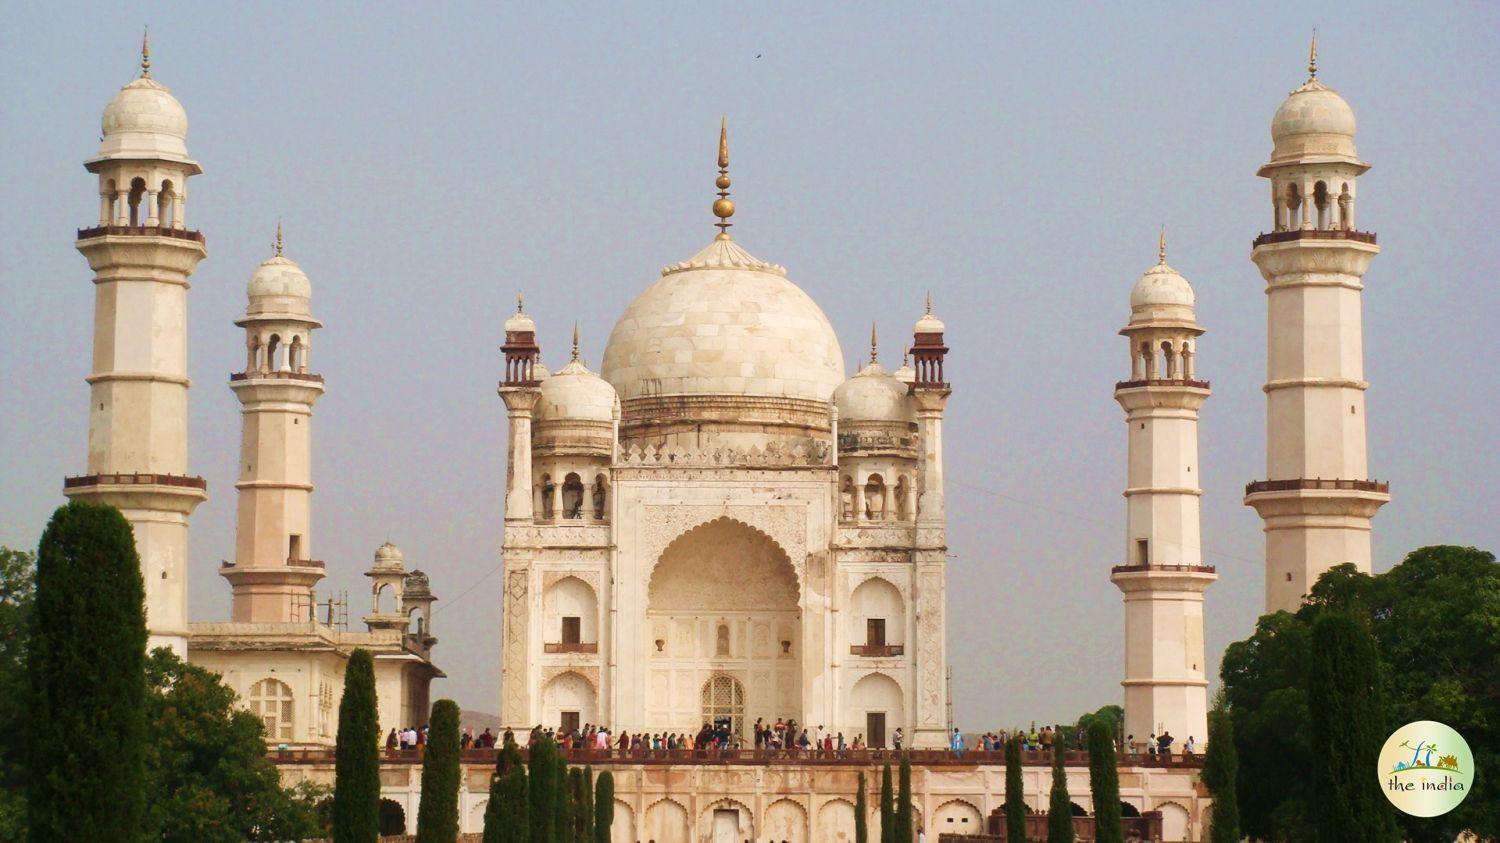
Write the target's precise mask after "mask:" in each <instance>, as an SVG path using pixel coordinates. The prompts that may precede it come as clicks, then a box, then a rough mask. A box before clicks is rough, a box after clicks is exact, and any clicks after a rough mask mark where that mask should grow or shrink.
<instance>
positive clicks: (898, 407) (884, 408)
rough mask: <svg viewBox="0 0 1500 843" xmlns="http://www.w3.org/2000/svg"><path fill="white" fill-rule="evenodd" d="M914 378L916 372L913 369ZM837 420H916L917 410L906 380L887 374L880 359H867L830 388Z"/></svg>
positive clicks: (900, 421) (906, 421)
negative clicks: (873, 360) (851, 375)
mask: <svg viewBox="0 0 1500 843" xmlns="http://www.w3.org/2000/svg"><path fill="white" fill-rule="evenodd" d="M913 379H915V373H913ZM833 405H834V406H835V407H837V408H838V411H839V423H840V424H843V423H845V422H870V421H874V422H899V423H903V424H905V423H910V422H915V421H916V418H917V417H916V411H915V409H914V408H913V407H912V402H911V400H910V398H909V397H908V395H907V388H906V384H904V383H902V382H901V381H899V380H897V379H896V378H895V377H894V376H892V375H890V374H888V373H887V372H886V370H885V369H884V368H882V367H881V365H880V364H879V363H873V362H872V363H870V364H869V365H868V366H865V367H864V368H863V369H861V370H860V371H859V373H858V374H856V375H855V376H854V377H852V378H850V379H848V380H846V381H844V382H843V383H841V384H839V388H838V389H835V390H834V391H833Z"/></svg>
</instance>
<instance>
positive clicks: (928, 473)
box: [911, 294, 953, 748]
mask: <svg viewBox="0 0 1500 843" xmlns="http://www.w3.org/2000/svg"><path fill="white" fill-rule="evenodd" d="M944 330H946V327H945V326H944V325H943V322H942V320H940V319H938V318H937V317H936V316H934V315H932V296H931V294H929V295H928V296H927V307H926V312H925V313H924V314H923V315H922V318H920V319H918V320H917V324H916V326H915V328H914V329H913V337H912V347H911V354H912V358H913V360H914V361H915V363H916V380H915V381H913V383H912V385H911V394H912V397H913V398H914V399H915V400H916V404H917V438H918V442H919V444H920V447H921V451H920V452H919V455H918V476H919V481H918V489H919V492H918V494H919V497H918V498H917V519H916V532H917V535H916V547H915V549H914V550H913V551H912V562H913V565H914V567H915V569H916V570H915V575H914V577H913V582H914V583H915V592H916V593H915V604H916V621H917V647H916V665H915V666H916V672H917V689H918V690H917V716H916V733H915V734H914V735H913V736H912V746H914V747H918V748H924V747H942V746H946V745H947V741H948V717H947V708H948V704H947V699H948V691H947V677H946V676H945V675H944V674H945V669H944V665H946V664H947V653H946V640H947V617H946V614H945V611H944V595H943V588H944V585H943V583H944V579H945V573H944V572H945V570H946V568H947V565H948V515H947V511H946V509H945V507H944V502H943V408H944V407H946V406H947V404H948V396H949V395H951V394H952V392H953V390H952V389H951V388H950V387H949V385H948V381H947V379H946V376H945V375H944V374H943V361H944V359H946V358H947V356H948V347H947V346H946V345H944V344H943V331H944Z"/></svg>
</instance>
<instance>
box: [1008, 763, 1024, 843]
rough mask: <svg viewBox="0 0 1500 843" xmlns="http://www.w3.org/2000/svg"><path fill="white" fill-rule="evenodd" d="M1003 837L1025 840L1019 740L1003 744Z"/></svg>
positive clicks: (1012, 839)
mask: <svg viewBox="0 0 1500 843" xmlns="http://www.w3.org/2000/svg"><path fill="white" fill-rule="evenodd" d="M1005 837H1006V840H1009V841H1024V840H1025V839H1026V793H1025V791H1024V790H1023V785H1022V782H1021V739H1020V738H1019V737H1014V738H1011V739H1010V741H1009V742H1008V743H1006V744H1005Z"/></svg>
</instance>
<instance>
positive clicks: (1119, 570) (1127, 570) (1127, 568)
mask: <svg viewBox="0 0 1500 843" xmlns="http://www.w3.org/2000/svg"><path fill="white" fill-rule="evenodd" d="M1150 571H1161V572H1162V573H1168V574H1216V573H1218V569H1217V568H1215V567H1214V566H1212V565H1116V566H1114V567H1113V568H1110V569H1109V572H1110V573H1111V574H1143V573H1147V572H1150Z"/></svg>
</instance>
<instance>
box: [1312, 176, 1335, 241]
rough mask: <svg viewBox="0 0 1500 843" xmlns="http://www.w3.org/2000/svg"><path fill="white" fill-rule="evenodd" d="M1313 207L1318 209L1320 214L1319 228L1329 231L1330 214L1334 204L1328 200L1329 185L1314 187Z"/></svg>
mask: <svg viewBox="0 0 1500 843" xmlns="http://www.w3.org/2000/svg"><path fill="white" fill-rule="evenodd" d="M1313 206H1314V207H1315V208H1317V213H1318V221H1317V228H1318V229H1319V230H1323V229H1327V228H1328V227H1329V225H1328V213H1329V211H1330V210H1331V208H1332V203H1331V202H1329V200H1328V185H1327V184H1326V183H1325V182H1318V183H1317V184H1315V185H1313Z"/></svg>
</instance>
